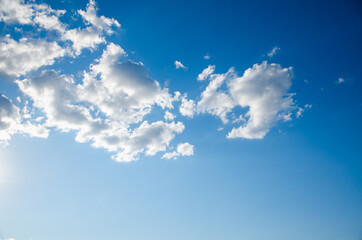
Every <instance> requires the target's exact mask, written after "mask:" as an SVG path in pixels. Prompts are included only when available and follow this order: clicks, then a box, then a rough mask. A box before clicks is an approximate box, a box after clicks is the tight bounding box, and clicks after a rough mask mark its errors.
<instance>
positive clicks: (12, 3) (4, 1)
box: [0, 0, 65, 31]
mask: <svg viewBox="0 0 362 240" xmlns="http://www.w3.org/2000/svg"><path fill="white" fill-rule="evenodd" d="M64 13H65V11H64V10H54V9H52V8H51V7H50V6H49V5H47V4H35V3H27V4H24V2H23V1H21V0H0V21H2V22H6V23H10V24H11V23H18V24H22V25H38V26H39V27H41V28H44V29H47V30H58V31H63V29H64V27H65V26H64V24H63V23H61V22H60V20H59V17H60V16H62V15H63V14H64Z"/></svg>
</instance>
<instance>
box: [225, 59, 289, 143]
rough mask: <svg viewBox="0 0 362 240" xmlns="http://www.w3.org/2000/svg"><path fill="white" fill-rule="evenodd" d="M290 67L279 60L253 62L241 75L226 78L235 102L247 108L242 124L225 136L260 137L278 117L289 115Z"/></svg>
mask: <svg viewBox="0 0 362 240" xmlns="http://www.w3.org/2000/svg"><path fill="white" fill-rule="evenodd" d="M292 77H293V72H292V68H282V67H281V66H280V65H279V64H274V63H272V64H268V63H267V62H263V63H262V64H254V66H253V67H252V68H249V69H247V70H246V71H245V72H244V75H243V76H242V77H237V78H233V79H231V80H230V81H229V82H228V86H229V89H230V94H231V96H232V98H233V99H234V100H235V101H236V103H237V104H238V105H239V106H241V107H243V108H245V107H247V108H248V109H249V110H248V112H247V113H246V114H245V116H247V117H248V118H249V119H248V121H247V122H246V124H245V125H242V126H240V127H239V128H233V129H232V130H231V132H229V134H228V135H227V137H228V138H238V137H241V138H248V139H261V138H263V137H264V136H265V134H266V133H267V132H268V131H269V129H270V128H271V127H272V126H273V125H274V124H275V123H276V121H277V120H278V117H280V116H288V112H289V111H290V110H291V109H292V108H293V105H294V101H293V98H292V96H293V94H289V93H288V91H289V88H290V86H291V85H292V82H291V79H292Z"/></svg>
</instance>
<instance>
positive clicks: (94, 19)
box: [78, 0, 121, 34]
mask: <svg viewBox="0 0 362 240" xmlns="http://www.w3.org/2000/svg"><path fill="white" fill-rule="evenodd" d="M78 13H79V14H80V15H81V16H82V17H83V19H84V20H85V21H86V22H87V24H90V25H92V26H94V27H95V28H97V29H98V30H100V31H104V32H106V33H107V34H112V33H113V30H112V26H116V27H120V26H121V25H120V24H119V22H118V21H117V20H115V19H113V18H107V17H105V16H100V17H98V16H97V7H96V2H95V1H94V0H90V1H89V3H88V4H87V8H86V11H83V10H78Z"/></svg>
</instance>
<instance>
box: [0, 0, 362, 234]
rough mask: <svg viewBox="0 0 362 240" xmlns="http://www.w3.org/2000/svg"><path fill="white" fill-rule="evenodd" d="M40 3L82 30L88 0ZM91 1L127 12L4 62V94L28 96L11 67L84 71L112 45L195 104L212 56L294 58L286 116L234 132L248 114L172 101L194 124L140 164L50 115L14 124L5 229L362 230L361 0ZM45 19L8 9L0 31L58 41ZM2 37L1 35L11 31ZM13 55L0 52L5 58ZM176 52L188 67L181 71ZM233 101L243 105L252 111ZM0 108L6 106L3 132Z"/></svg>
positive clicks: (226, 64)
mask: <svg viewBox="0 0 362 240" xmlns="http://www.w3.org/2000/svg"><path fill="white" fill-rule="evenodd" d="M3 1H5V0H3ZM35 2H36V3H38V4H39V3H46V4H48V5H49V6H51V8H53V9H65V10H66V11H67V12H66V14H64V16H63V17H60V19H61V20H62V21H63V22H64V23H67V24H68V28H69V29H70V28H77V29H80V28H82V27H84V26H83V25H82V20H81V18H80V17H79V16H77V12H76V10H78V9H83V10H84V9H85V8H86V6H87V4H88V1H85V0H82V1H72V0H64V1H51V0H44V1H35ZM0 3H1V1H0ZM26 3H29V2H26ZM96 4H97V6H98V13H97V14H98V15H99V16H101V15H102V16H105V17H107V18H113V19H115V20H117V21H118V22H119V23H120V25H121V27H119V28H116V27H114V26H113V27H114V28H113V31H114V32H113V34H112V35H107V34H104V35H103V36H104V37H105V39H106V42H103V43H100V44H98V45H97V46H96V47H94V49H93V50H91V51H90V50H89V49H83V50H82V52H81V53H80V54H79V55H77V56H76V57H74V56H73V57H72V56H63V57H60V58H56V60H55V62H54V64H50V65H49V64H48V65H46V66H41V67H39V68H38V69H35V68H34V69H33V71H29V72H27V73H26V74H20V75H18V76H14V75H11V74H7V73H6V71H5V70H4V69H3V68H2V67H1V65H0V70H4V72H5V73H3V72H1V71H0V72H1V73H0V91H1V92H0V93H1V94H3V95H4V96H6V97H7V98H8V99H11V100H12V102H13V103H14V104H17V105H18V106H19V107H20V106H23V105H22V104H24V99H27V98H26V94H25V93H24V90H22V89H20V88H19V86H18V85H17V84H16V83H15V82H14V81H15V79H20V80H21V81H25V80H24V79H27V78H28V77H29V79H30V78H32V77H34V76H38V75H40V74H41V72H42V71H43V70H46V69H54V70H56V71H57V72H58V73H61V74H69V75H72V76H73V77H74V81H75V83H77V84H80V83H81V82H82V79H83V76H82V73H83V71H89V72H90V70H89V69H90V65H91V64H93V65H97V64H98V63H99V62H100V61H97V60H96V59H100V57H101V56H102V53H103V51H104V50H105V49H107V45H108V44H110V43H114V44H117V45H119V46H121V47H122V48H123V49H124V50H125V51H126V52H127V55H128V56H127V57H128V58H129V59H130V60H131V61H133V62H142V64H143V65H142V67H143V68H144V69H145V70H146V72H147V74H148V75H149V76H150V78H151V79H155V80H157V81H158V82H159V83H160V86H161V88H162V89H164V88H168V89H169V92H170V93H174V92H175V91H180V92H181V94H184V93H187V98H189V99H193V100H195V102H198V101H200V99H201V98H202V95H201V93H202V92H203V91H204V90H205V88H206V87H207V86H208V84H209V80H205V81H198V80H197V78H198V75H199V74H200V73H201V72H202V71H203V70H204V69H206V68H207V67H208V66H209V65H215V66H216V67H215V69H216V70H215V73H218V74H222V73H226V72H227V71H228V70H229V69H230V68H231V67H234V68H235V72H236V74H238V76H243V74H244V72H245V71H246V70H247V69H249V68H252V67H253V65H254V64H260V65H261V64H262V63H263V62H264V61H267V62H268V63H276V64H280V66H281V67H282V68H288V67H292V68H293V74H292V75H293V77H292V79H291V82H292V85H291V87H290V89H289V90H288V93H295V95H293V96H292V97H293V99H294V101H295V105H294V106H292V107H291V108H290V111H292V112H293V114H292V119H291V120H288V121H280V120H278V121H276V122H275V124H273V126H271V127H270V129H269V131H268V132H267V133H266V135H265V136H264V137H262V139H247V138H235V139H230V138H226V135H227V134H228V133H229V132H230V131H231V130H232V128H234V127H238V126H239V125H237V124H238V123H236V124H235V123H232V120H230V122H228V123H226V124H224V123H223V122H222V120H220V118H219V117H218V116H213V115H212V114H209V113H205V112H203V113H202V112H200V113H195V115H194V116H193V117H192V118H191V117H188V116H184V115H182V114H181V113H179V112H178V107H179V105H180V103H179V102H175V103H174V106H175V107H174V108H173V109H169V111H170V112H172V113H173V114H175V115H176V120H175V121H176V122H177V121H181V122H182V123H183V124H184V127H185V128H184V130H183V131H182V133H180V134H176V136H175V138H174V139H173V140H172V141H171V142H170V145H168V147H167V150H165V151H164V152H163V151H160V152H157V153H156V154H155V155H152V154H151V155H147V154H146V153H141V154H140V155H139V159H138V160H135V161H131V162H117V161H115V160H114V159H112V157H111V156H112V155H114V154H115V151H107V150H106V149H105V147H98V148H95V147H93V146H92V145H91V144H90V143H89V142H85V143H80V142H77V141H76V140H75V138H76V137H77V134H78V132H77V130H74V129H73V130H72V129H71V130H70V131H69V132H62V131H60V130H56V127H54V126H50V127H49V126H46V125H44V126H46V127H47V128H49V129H50V132H49V136H48V137H47V138H37V137H31V136H29V134H22V133H19V132H17V133H14V134H13V135H12V136H11V139H10V140H9V141H8V145H6V146H2V147H1V148H0V239H1V240H8V239H15V240H30V239H32V240H49V239H51V240H64V239H70V240H71V239H77V240H82V239H84V240H92V239H102V238H104V239H127V240H145V239H151V240H153V239H154V240H166V239H167V240H168V239H174V240H184V239H190V240H193V239H195V240H196V239H197V240H200V239H208V240H216V239H228V240H234V239H235V240H240V239H246V240H266V239H271V240H274V239H275V240H289V239H293V240H294V239H295V240H299V239H300V240H305V239H310V240H337V239H338V240H340V239H344V240H359V239H362V162H361V161H362V154H361V149H362V142H361V139H360V138H361V135H362V127H361V122H362V95H361V90H362V84H361V76H362V68H361V60H360V56H361V53H362V45H361V42H362V4H361V3H360V2H359V1H353V0H348V1H318V2H315V1H303V2H299V1H281V0H278V1H266V0H258V1H182V2H180V1H162V0H156V1H114V0H98V1H97V2H96ZM0 11H3V9H2V7H0ZM1 19H2V18H1V15H0V20H1ZM15 27H16V28H20V27H21V29H22V30H21V31H19V30H16V29H15ZM103 27H104V26H103ZM37 28H40V27H39V25H34V26H33V25H31V24H30V25H25V26H23V25H21V24H17V23H15V24H14V23H12V22H6V21H4V20H1V21H0V37H1V38H2V39H5V38H6V35H7V34H10V35H11V37H12V38H13V39H15V40H16V41H18V40H19V39H21V38H22V37H27V38H28V39H31V38H34V37H37V38H39V39H46V40H47V41H53V40H54V39H55V38H56V37H54V36H53V35H56V34H54V33H53V32H51V33H49V32H50V31H49V32H48V30H44V29H41V30H37ZM97 33H98V32H97ZM99 34H100V33H99ZM1 44H2V46H4V47H6V41H3V40H2V41H1ZM67 44H69V45H67ZM73 44H74V43H73ZM59 45H60V46H61V47H64V48H65V47H69V48H70V46H74V45H70V43H69V42H66V43H64V42H61V41H59ZM0 47H1V46H0ZM274 47H276V51H275V54H274V55H273V54H271V55H270V56H268V53H271V51H272V49H273V48H274ZM72 51H73V50H72ZM72 53H73V54H75V51H73V52H72ZM75 55H76V54H75ZM206 55H207V56H209V57H210V59H205V58H204V56H206ZM10 58H11V55H7V56H6V57H4V56H2V55H1V53H0V63H2V62H4V61H5V62H6V61H8V62H10V60H9V59H10ZM176 60H177V61H180V62H181V63H182V64H183V65H184V66H185V67H186V68H185V69H182V68H179V69H176V67H175V64H174V62H175V61H176ZM139 66H141V65H139ZM267 66H271V65H267ZM15 75H16V74H15ZM98 77H99V76H98ZM340 78H342V79H343V80H341V81H340V82H339V80H338V79H340ZM210 81H211V80H210ZM220 90H223V91H225V92H226V91H227V89H226V87H224V88H220ZM17 96H21V98H22V102H21V103H18V102H17V100H16V98H17ZM28 99H30V97H28ZM29 102H31V100H29ZM0 104H1V103H0ZM305 105H310V106H311V107H305ZM153 106H154V107H153V111H152V112H151V114H149V115H147V116H145V118H144V119H145V120H148V121H149V122H154V121H157V120H163V110H162V109H161V108H160V107H159V106H156V105H153ZM0 107H1V106H0ZM295 107H301V108H303V109H304V111H303V112H302V116H300V117H296V111H297V109H296V108H295ZM0 110H1V109H0ZM35 111H38V110H35ZM92 111H93V110H92ZM233 111H234V113H235V114H239V113H242V114H243V115H244V116H245V111H246V110H245V109H241V108H240V106H237V107H236V109H234V110H233ZM0 113H1V114H4V112H1V111H0ZM37 114H39V113H38V112H36V114H35V115H37ZM92 114H93V113H92ZM228 114H229V115H228V117H230V118H231V113H228ZM246 116H247V115H246ZM1 121H2V120H1V116H0V133H1V130H2V129H1V128H2V125H1V123H2V122H1ZM132 124H134V125H137V124H138V123H132ZM132 124H130V126H134V125H132ZM58 127H59V126H58ZM130 129H131V128H130ZM254 138H255V137H254ZM0 140H1V135H0ZM0 142H1V141H0ZM185 142H187V143H190V144H192V145H193V146H194V152H193V154H190V156H186V155H185V156H182V155H181V156H179V157H178V158H177V159H165V158H162V156H164V155H163V154H164V153H165V152H172V151H174V150H175V151H176V149H177V145H178V144H179V143H185ZM124 144H128V142H125V143H124Z"/></svg>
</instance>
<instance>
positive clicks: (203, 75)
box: [197, 65, 215, 81]
mask: <svg viewBox="0 0 362 240" xmlns="http://www.w3.org/2000/svg"><path fill="white" fill-rule="evenodd" d="M214 71H215V65H209V66H208V67H207V68H205V69H204V70H203V71H202V73H200V74H199V75H198V76H197V80H199V81H203V80H205V79H207V78H208V77H209V76H210V75H211V74H213V73H214Z"/></svg>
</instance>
